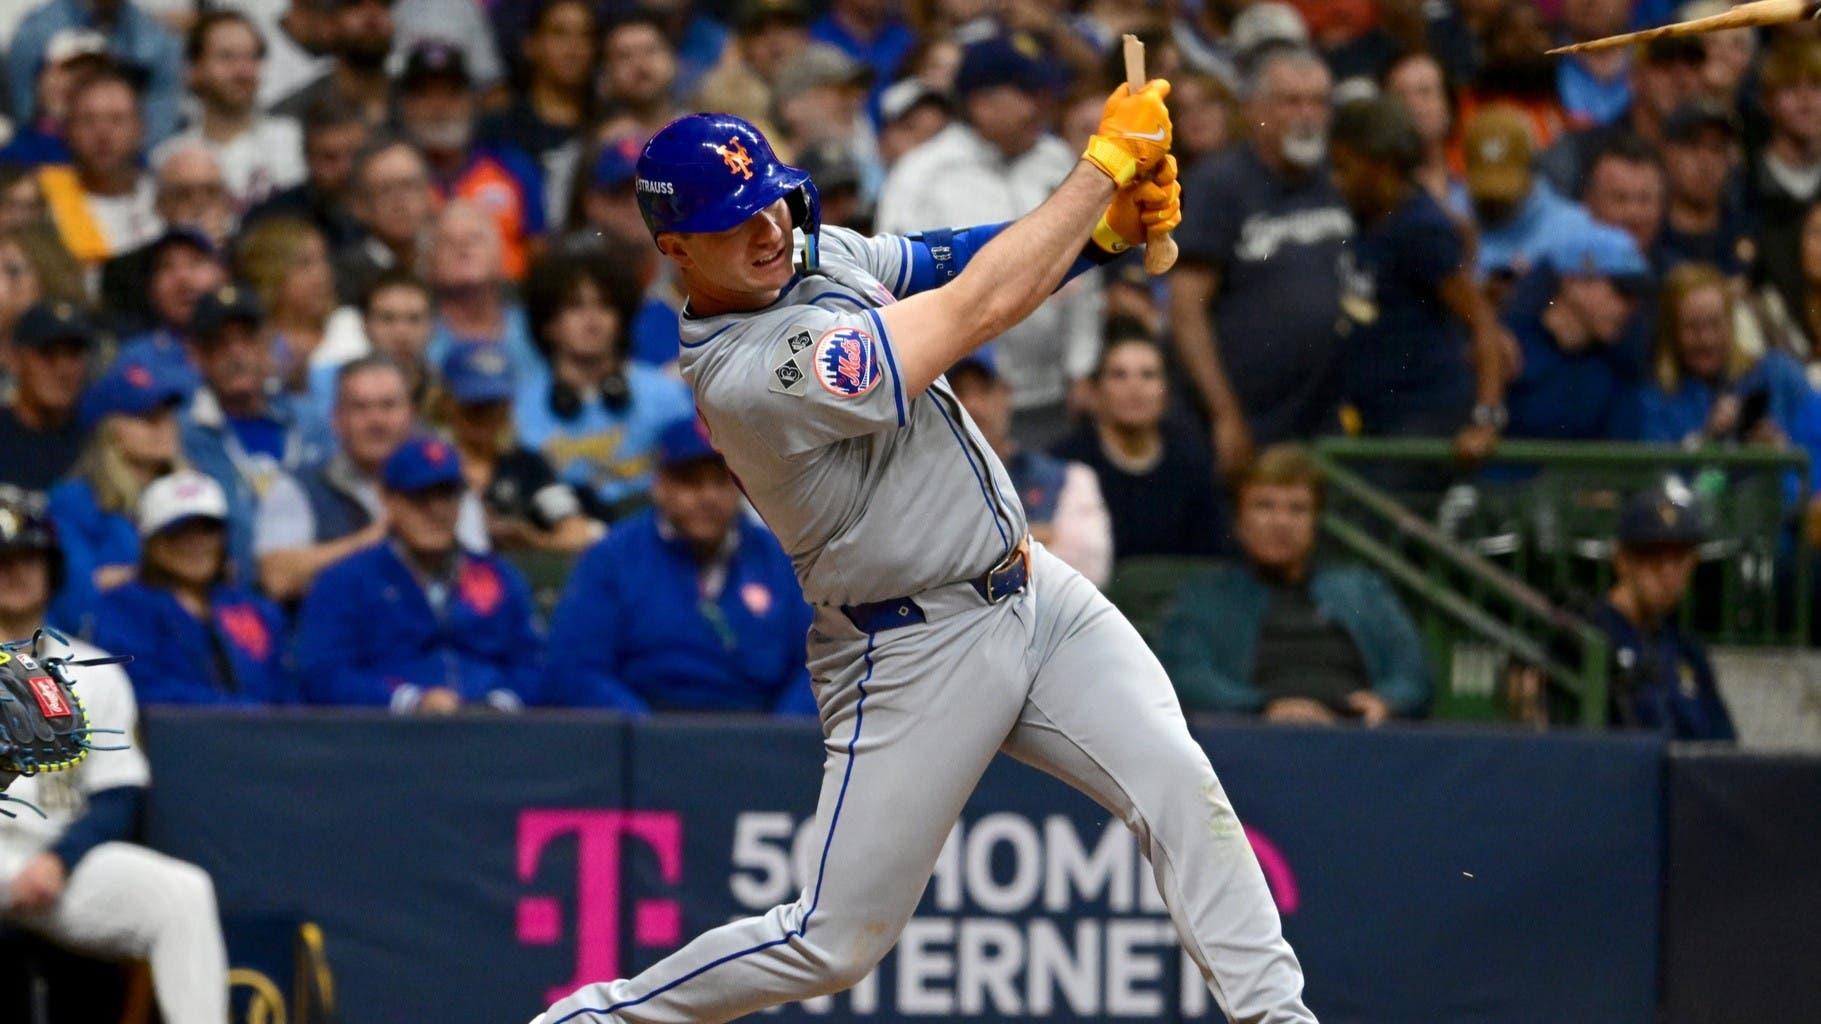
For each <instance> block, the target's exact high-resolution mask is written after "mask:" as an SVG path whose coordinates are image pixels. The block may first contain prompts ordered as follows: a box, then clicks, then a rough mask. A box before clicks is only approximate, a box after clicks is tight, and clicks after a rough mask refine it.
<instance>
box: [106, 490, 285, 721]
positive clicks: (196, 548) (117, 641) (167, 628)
mask: <svg viewBox="0 0 1821 1024" xmlns="http://www.w3.org/2000/svg"><path fill="white" fill-rule="evenodd" d="M228 516H229V504H228V496H227V494H226V493H225V492H224V491H223V490H222V489H221V485H220V484H218V483H216V482H215V481H214V480H213V479H212V478H210V477H208V476H207V475H205V474H202V473H199V472H197V471H195V470H180V471H178V472H176V473H172V474H169V475H168V476H163V477H160V478H158V479H157V480H154V481H152V484H151V486H149V487H147V488H146V489H145V493H144V494H142V495H140V498H139V508H138V524H139V537H140V543H141V545H142V546H143V548H144V550H143V554H142V557H141V560H140V566H139V574H138V576H137V578H135V579H133V580H131V581H129V582H127V583H124V584H122V585H120V586H118V587H116V588H114V589H113V590H110V591H108V592H107V593H106V594H104V595H102V597H101V600H100V603H99V605H98V606H97V608H96V613H95V625H94V635H95V641H96V643H97V644H99V645H102V646H104V647H105V648H106V649H107V650H109V651H112V652H114V653H116V654H128V655H131V656H132V658H133V691H134V693H135V694H136V695H137V696H138V698H139V703H140V704H141V705H150V704H214V705H242V706H249V707H258V706H262V705H269V704H285V703H290V702H291V701H292V700H293V699H294V695H293V693H292V681H291V676H290V673H289V671H288V670H287V668H286V659H285V628H284V619H283V617H282V616H281V615H280V614H279V611H278V608H277V607H276V606H274V605H273V604H272V603H271V602H270V601H267V600H266V599H265V598H263V597H260V596H259V595H258V594H256V593H254V592H253V591H252V590H250V589H248V588H247V587H246V586H244V585H242V584H241V583H239V582H237V577H236V576H235V574H234V571H233V566H232V563H231V562H230V560H229V558H228V550H227V549H228V544H227V539H228Z"/></svg>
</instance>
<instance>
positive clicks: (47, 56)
mask: <svg viewBox="0 0 1821 1024" xmlns="http://www.w3.org/2000/svg"><path fill="white" fill-rule="evenodd" d="M107 52H108V42H107V36H104V35H102V34H101V33H99V32H97V31H95V30H94V29H92V28H66V29H60V30H59V31H58V32H57V33H56V34H55V35H53V36H51V41H50V42H49V43H47V44H46V45H45V47H44V65H45V66H46V67H50V66H53V65H56V64H61V63H63V62H64V61H66V60H75V59H76V58H77V57H95V56H101V55H104V54H106V53H107Z"/></svg>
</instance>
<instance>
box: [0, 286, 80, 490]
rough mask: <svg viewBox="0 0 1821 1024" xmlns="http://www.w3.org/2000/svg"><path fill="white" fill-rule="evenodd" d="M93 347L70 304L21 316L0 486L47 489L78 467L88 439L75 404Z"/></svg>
mask: <svg viewBox="0 0 1821 1024" xmlns="http://www.w3.org/2000/svg"><path fill="white" fill-rule="evenodd" d="M0 287H4V286H3V285H0ZM92 345H93V333H92V331H91V329H90V327H89V325H88V322H87V321H86V320H85V319H84V318H83V317H82V316H81V314H80V313H79V312H77V310H76V308H75V307H74V306H72V305H70V304H69V303H67V302H49V303H43V302H41V303H35V304H33V305H31V306H28V307H27V308H26V310H25V312H24V313H23V314H22V315H21V316H20V317H19V322H18V323H17V324H15V325H14V327H13V342H12V353H13V370H14V373H15V386H14V389H13V397H12V401H10V402H8V403H7V404H6V405H4V406H0V451H4V452H6V458H5V459H4V461H0V483H8V484H14V485H16V486H19V487H23V488H25V489H26V490H31V491H42V490H44V489H45V488H47V487H49V486H50V485H51V484H52V483H54V482H56V480H57V479H58V478H59V477H61V476H62V475H63V474H64V472H65V471H67V470H68V469H69V468H70V466H72V465H74V464H75V462H76V457H77V456H78V455H80V454H81V453H82V445H83V442H84V441H85V440H86V438H87V437H88V433H87V431H86V430H84V428H83V424H82V422H81V420H80V419H79V418H78V417H77V415H76V403H77V401H78V400H79V399H80V398H81V397H82V384H83V381H84V379H85V378H86V377H87V376H88V357H89V351H90V349H91V347H92Z"/></svg>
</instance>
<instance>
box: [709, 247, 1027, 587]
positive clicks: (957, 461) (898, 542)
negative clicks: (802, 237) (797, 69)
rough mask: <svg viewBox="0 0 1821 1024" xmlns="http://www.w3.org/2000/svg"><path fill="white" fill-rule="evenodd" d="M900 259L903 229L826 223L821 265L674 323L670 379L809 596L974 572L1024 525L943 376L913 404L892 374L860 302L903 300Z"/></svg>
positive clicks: (881, 334)
mask: <svg viewBox="0 0 1821 1024" xmlns="http://www.w3.org/2000/svg"><path fill="white" fill-rule="evenodd" d="M799 244H800V242H799ZM910 259H911V246H910V243H909V242H908V241H906V240H905V239H903V238H901V237H898V236H895V235H881V236H878V237H874V238H866V237H863V236H861V235H859V234H857V233H855V232H852V231H848V230H846V229H843V228H835V227H829V228H824V229H822V234H821V264H822V268H821V270H819V271H818V272H816V273H814V274H808V275H799V276H798V277H796V278H794V279H793V280H792V281H791V282H790V284H789V285H787V286H786V287H785V289H784V293H783V294H782V295H781V296H779V298H778V300H777V301H776V302H774V303H772V304H771V305H769V306H766V307H765V308H763V309H758V310H753V311H750V312H743V313H728V314H724V315H721V316H711V317H702V318H699V319H698V318H694V317H689V316H687V315H685V317H684V319H683V322H682V339H683V348H682V355H681V360H680V365H681V368H682V372H683V378H684V379H685V380H687V381H688V382H689V384H690V387H692V388H693V389H694V390H695V396H696V405H697V407H698V409H699V410H700V411H701V415H702V418H703V420H704V421H706V423H707V424H708V429H709V434H710V436H711V437H712V438H713V440H714V444H715V447H716V448H718V449H719V450H720V451H721V453H722V454H723V455H725V456H726V458H727V463H728V466H729V467H731V468H732V470H733V472H734V474H735V475H736V476H737V477H739V480H740V484H741V486H742V487H743V488H744V489H745V491H746V495H747V497H748V498H749V499H750V500H751V502H752V504H753V507H754V508H756V509H758V511H759V514H760V515H761V516H763V517H764V519H765V522H766V523H767V524H768V525H769V526H770V527H771V529H772V531H773V532H774V533H776V534H777V536H778V540H779V542H781V543H782V544H783V546H784V550H785V551H787V552H789V553H790V557H791V561H792V562H793V563H795V565H796V570H797V577H798V578H799V579H800V580H801V581H802V583H803V593H804V596H805V597H807V598H808V599H809V600H810V601H811V602H813V603H816V604H823V605H844V604H858V603H862V602H867V601H879V600H884V599H886V598H891V597H899V596H902V595H906V594H915V593H919V592H921V591H924V590H928V589H929V588H931V587H936V586H941V585H942V584H945V583H953V582H956V581H958V580H963V579H968V578H970V577H973V576H977V575H979V574H980V573H982V572H985V571H986V570H987V569H988V568H990V567H992V566H993V565H995V564H996V563H998V562H999V561H1000V559H1002V558H1004V557H1005V555H1006V554H1007V553H1008V552H1009V551H1010V550H1011V549H1012V548H1013V546H1015V545H1016V544H1017V543H1018V542H1019V540H1020V539H1021V538H1022V537H1023V536H1024V534H1025V529H1026V527H1025V520H1024V510H1023V508H1022V507H1021V506H1020V505H1019V502H1018V492H1017V490H1016V489H1015V488H1014V487H1013V486H1012V482H1011V479H1010V477H1009V476H1007V474H1006V471H1005V467H1004V466H1003V465H1001V464H1000V462H999V459H998V457H997V456H996V455H994V454H993V451H992V449H991V448H989V447H988V446H987V443H986V441H985V440H984V439H983V438H982V437H981V436H980V432H979V430H978V429H976V428H975V426H974V423H973V421H972V420H971V419H969V418H968V416H967V413H966V412H964V411H963V410H962V408H961V403H960V402H959V401H957V400H956V399H955V395H954V392H953V391H951V390H949V387H948V382H947V381H946V380H944V379H938V380H937V381H936V383H935V384H933V385H932V386H931V387H930V388H929V389H928V390H927V391H925V392H924V393H923V394H921V395H918V396H916V397H915V398H913V397H912V396H911V395H910V394H909V393H908V390H907V388H906V386H905V385H904V383H903V382H902V380H901V379H900V378H899V376H898V365H897V357H896V355H895V354H894V353H893V351H892V343H891V338H890V337H888V336H887V334H886V331H885V325H884V323H883V322H882V321H881V320H880V319H879V315H878V313H877V312H875V311H874V310H875V309H876V308H877V307H879V306H884V305H889V304H890V303H892V302H895V301H896V300H897V299H898V298H899V297H901V296H902V295H904V294H906V289H907V288H908V286H909V282H910V273H911V271H910V268H911V262H910ZM886 282H889V285H888V284H887V283H886Z"/></svg>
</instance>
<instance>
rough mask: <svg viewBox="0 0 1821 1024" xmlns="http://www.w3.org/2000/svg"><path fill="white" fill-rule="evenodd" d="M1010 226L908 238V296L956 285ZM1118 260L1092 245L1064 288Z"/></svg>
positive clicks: (1065, 280) (925, 233)
mask: <svg viewBox="0 0 1821 1024" xmlns="http://www.w3.org/2000/svg"><path fill="white" fill-rule="evenodd" d="M1010 226H1011V223H1010V222H1009V221H1008V222H1006V223H1003V224H981V225H978V226H976V227H971V228H935V229H933V230H929V231H920V232H918V233H917V234H914V235H910V236H908V238H909V241H910V244H911V272H910V281H909V283H908V284H907V285H906V287H905V290H904V294H905V295H915V294H916V293H918V292H923V291H928V290H929V289H931V288H940V287H942V286H943V285H945V284H947V283H949V282H950V281H953V280H954V279H955V278H956V277H958V276H959V275H960V274H961V271H962V270H964V269H966V268H967V264H968V261H970V260H972V259H973V258H974V254H975V253H977V252H979V251H980V250H981V249H982V248H984V247H985V246H986V243H988V242H990V241H992V240H993V238H994V237H995V236H997V235H998V234H999V232H1001V231H1004V230H1005V229H1006V228H1008V227H1010ZM1118 258H1119V255H1118V254H1116V253H1110V252H1107V251H1106V250H1104V249H1102V248H1100V247H1099V246H1097V245H1095V244H1094V243H1092V242H1089V243H1088V244H1087V245H1086V246H1085V247H1083V249H1082V253H1081V256H1080V257H1079V258H1077V259H1076V260H1075V263H1074V265H1072V266H1071V267H1069V271H1068V273H1067V274H1066V275H1064V277H1063V279H1062V284H1067V283H1068V282H1070V281H1072V280H1074V279H1075V278H1077V277H1080V276H1081V275H1082V274H1085V273H1087V272H1088V271H1090V270H1093V269H1094V268H1096V267H1103V266H1105V265H1107V264H1108V263H1111V262H1112V261H1113V260H1116V259H1118ZM1057 287H1061V285H1058V286H1057Z"/></svg>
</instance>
